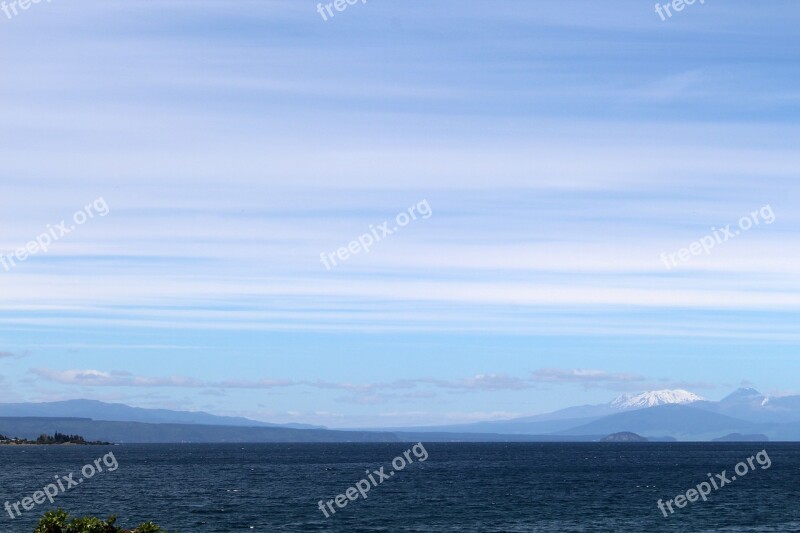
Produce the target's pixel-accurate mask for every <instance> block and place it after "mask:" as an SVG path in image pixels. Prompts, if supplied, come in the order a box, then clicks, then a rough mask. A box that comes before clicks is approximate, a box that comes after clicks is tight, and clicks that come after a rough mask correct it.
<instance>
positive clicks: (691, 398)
mask: <svg viewBox="0 0 800 533" xmlns="http://www.w3.org/2000/svg"><path fill="white" fill-rule="evenodd" d="M702 401H704V399H703V398H702V397H700V396H698V395H696V394H694V393H691V392H689V391H685V390H682V389H676V390H658V391H648V392H642V393H639V394H623V395H622V396H618V397H617V398H614V399H613V400H611V401H610V402H608V403H603V404H598V405H581V406H576V407H567V408H566V409H560V410H558V411H554V412H552V413H545V414H541V415H534V416H526V417H521V418H513V419H510V420H496V421H490V422H473V423H470V424H458V425H449V426H428V427H415V428H381V430H383V431H409V430H412V431H435V432H448V431H449V432H459V433H503V434H512V435H513V434H524V435H545V434H550V433H556V432H561V431H563V430H567V429H570V428H573V427H575V426H577V425H580V424H588V423H589V422H592V421H594V420H599V419H601V418H603V417H606V416H609V415H613V414H616V413H620V412H624V411H632V410H636V409H645V408H647V407H653V406H656V405H667V404H690V403H694V402H702Z"/></svg>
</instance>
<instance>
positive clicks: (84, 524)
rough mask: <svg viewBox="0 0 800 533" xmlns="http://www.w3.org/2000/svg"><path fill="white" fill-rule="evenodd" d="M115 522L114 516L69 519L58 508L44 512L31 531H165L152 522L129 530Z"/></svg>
mask: <svg viewBox="0 0 800 533" xmlns="http://www.w3.org/2000/svg"><path fill="white" fill-rule="evenodd" d="M116 522H117V518H116V517H114V516H111V517H109V519H108V520H100V519H99V518H95V517H93V516H84V517H83V518H73V519H72V520H70V518H69V513H67V512H66V511H64V510H62V509H59V510H57V511H48V512H47V513H45V515H44V516H43V517H42V519H41V520H39V524H38V525H37V526H36V529H35V530H34V531H33V533H167V532H166V531H165V530H164V529H161V528H160V527H158V526H157V525H155V524H154V523H152V522H145V523H144V524H141V525H139V526H138V527H137V528H135V529H131V530H127V529H122V528H120V527H117V526H116V525H114V524H115V523H116Z"/></svg>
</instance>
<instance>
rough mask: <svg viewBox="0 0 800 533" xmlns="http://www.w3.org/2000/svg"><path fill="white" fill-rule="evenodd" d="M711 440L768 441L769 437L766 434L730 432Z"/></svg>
mask: <svg viewBox="0 0 800 533" xmlns="http://www.w3.org/2000/svg"><path fill="white" fill-rule="evenodd" d="M712 441H713V442H768V441H769V437H767V436H766V435H742V434H741V433H731V434H730V435H725V436H723V437H719V438H718V439H712Z"/></svg>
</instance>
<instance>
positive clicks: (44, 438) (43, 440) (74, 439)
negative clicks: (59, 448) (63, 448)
mask: <svg viewBox="0 0 800 533" xmlns="http://www.w3.org/2000/svg"><path fill="white" fill-rule="evenodd" d="M67 442H70V443H73V444H85V443H86V441H85V440H83V437H81V436H80V435H65V434H64V433H59V432H58V431H56V434H55V435H53V436H52V437H51V436H50V435H39V438H38V439H36V444H65V443H67Z"/></svg>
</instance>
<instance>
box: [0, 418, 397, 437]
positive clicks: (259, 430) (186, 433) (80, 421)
mask: <svg viewBox="0 0 800 533" xmlns="http://www.w3.org/2000/svg"><path fill="white" fill-rule="evenodd" d="M56 431H60V432H62V433H68V434H77V435H81V436H83V437H84V438H85V439H86V440H100V441H107V442H112V443H200V442H203V443H209V442H211V443H232V442H235V443H262V442H263V443H268V442H283V443H289V442H399V440H400V439H399V438H398V437H397V435H395V434H393V433H385V432H377V431H333V430H329V429H294V428H286V427H252V426H251V427H242V426H211V425H204V424H147V423H142V422H109V421H101V420H89V419H87V418H46V417H22V418H20V417H14V418H3V417H0V433H2V434H3V435H8V436H13V437H22V438H28V439H35V438H36V437H37V436H39V435H41V434H42V433H47V434H53V433H55V432H56Z"/></svg>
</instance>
